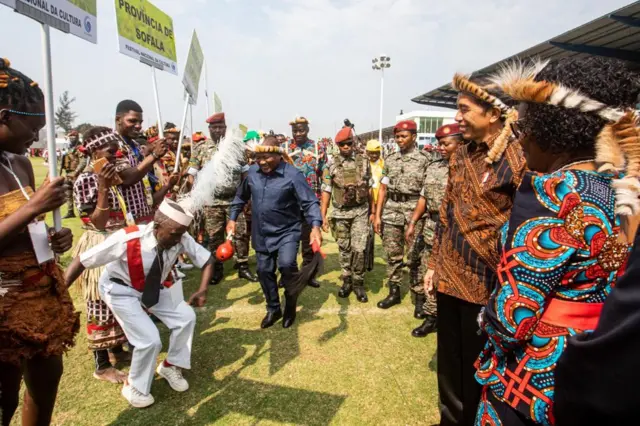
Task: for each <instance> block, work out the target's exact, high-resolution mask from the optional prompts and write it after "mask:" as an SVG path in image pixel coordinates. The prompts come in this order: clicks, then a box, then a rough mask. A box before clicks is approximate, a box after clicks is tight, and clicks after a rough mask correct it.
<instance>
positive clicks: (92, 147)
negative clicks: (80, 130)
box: [82, 130, 120, 155]
mask: <svg viewBox="0 0 640 426" xmlns="http://www.w3.org/2000/svg"><path fill="white" fill-rule="evenodd" d="M112 142H116V143H119V142H120V136H118V135H117V134H116V133H114V132H113V130H109V131H106V132H102V133H99V134H97V135H95V136H93V137H90V138H86V139H85V140H84V141H82V146H83V147H84V149H85V151H86V153H87V155H91V154H93V153H94V152H96V151H97V150H99V149H102V148H104V147H105V146H107V145H109V144H110V143H112Z"/></svg>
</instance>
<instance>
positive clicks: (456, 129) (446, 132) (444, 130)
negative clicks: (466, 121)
mask: <svg viewBox="0 0 640 426" xmlns="http://www.w3.org/2000/svg"><path fill="white" fill-rule="evenodd" d="M461 134H462V132H461V131H460V125H459V124H458V123H453V124H445V125H444V126H442V127H440V128H439V129H438V130H437V131H436V139H438V140H440V139H442V138H446V137H447V136H457V135H461Z"/></svg>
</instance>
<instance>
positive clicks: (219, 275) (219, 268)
mask: <svg viewBox="0 0 640 426" xmlns="http://www.w3.org/2000/svg"><path fill="white" fill-rule="evenodd" d="M223 278H224V265H223V264H222V263H220V262H216V263H214V265H213V277H211V281H210V282H209V285H218V284H220V281H222V279H223Z"/></svg>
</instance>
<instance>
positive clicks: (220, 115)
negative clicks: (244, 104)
mask: <svg viewBox="0 0 640 426" xmlns="http://www.w3.org/2000/svg"><path fill="white" fill-rule="evenodd" d="M212 123H224V112H217V113H215V114H213V115H212V116H211V117H209V118H207V124H212Z"/></svg>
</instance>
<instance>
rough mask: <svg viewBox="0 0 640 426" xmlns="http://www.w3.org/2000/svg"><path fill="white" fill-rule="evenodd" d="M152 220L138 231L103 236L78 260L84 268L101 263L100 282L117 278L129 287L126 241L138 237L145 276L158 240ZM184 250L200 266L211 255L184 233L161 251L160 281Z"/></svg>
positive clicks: (98, 265) (155, 254)
mask: <svg viewBox="0 0 640 426" xmlns="http://www.w3.org/2000/svg"><path fill="white" fill-rule="evenodd" d="M153 226H154V225H153V222H151V223H149V224H147V225H139V226H138V228H139V231H137V232H132V233H129V234H127V233H126V232H125V230H124V229H121V230H120V231H118V232H116V233H115V234H113V235H111V236H110V237H109V238H107V239H106V240H105V241H104V242H103V243H102V244H98V245H97V246H95V247H93V248H91V249H90V250H88V251H86V252H84V253H82V254H81V255H80V263H82V266H84V267H85V268H87V269H92V268H97V267H100V266H105V265H106V267H105V270H104V272H103V274H102V276H101V277H100V284H107V283H108V282H109V281H110V280H111V279H112V278H117V279H119V280H121V281H122V282H124V283H126V284H127V285H129V286H131V278H130V276H129V266H128V262H127V242H129V241H131V240H133V239H136V238H140V252H141V254H142V267H143V269H144V275H145V277H146V276H147V274H148V273H149V270H150V269H151V265H153V261H154V260H155V259H156V256H157V253H158V250H157V246H158V241H157V240H156V237H155V236H154V235H153ZM183 253H185V254H186V255H187V256H189V258H190V259H191V261H192V262H193V264H194V265H196V266H197V267H198V268H202V267H203V266H204V265H206V263H207V262H208V261H209V259H210V258H211V253H210V252H209V251H208V250H207V249H205V248H204V247H202V246H201V245H199V244H198V243H196V241H195V240H194V239H193V237H192V236H191V235H189V234H188V233H185V234H184V235H182V239H181V240H180V242H179V243H178V244H176V245H175V246H173V247H171V248H170V249H168V250H165V251H164V252H163V254H162V260H163V265H164V267H163V270H162V280H161V281H165V280H166V279H167V276H168V275H169V273H170V272H171V268H173V265H175V263H176V261H177V260H178V256H179V255H180V254H183Z"/></svg>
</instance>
